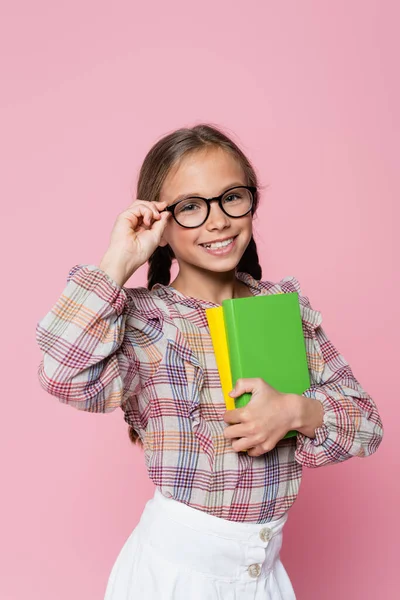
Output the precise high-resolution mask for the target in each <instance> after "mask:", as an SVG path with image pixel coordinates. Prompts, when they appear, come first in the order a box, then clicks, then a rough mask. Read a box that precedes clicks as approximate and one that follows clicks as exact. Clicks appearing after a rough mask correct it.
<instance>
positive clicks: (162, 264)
mask: <svg viewBox="0 0 400 600" xmlns="http://www.w3.org/2000/svg"><path fill="white" fill-rule="evenodd" d="M173 258H175V256H174V253H173V252H172V249H171V246H169V245H167V246H158V247H157V248H156V249H155V250H154V252H153V254H152V255H151V256H150V258H149V260H148V263H149V267H148V270H147V289H149V290H151V288H152V287H153V285H155V284H156V283H161V284H162V285H168V284H169V282H170V280H171V265H172V259H173Z"/></svg>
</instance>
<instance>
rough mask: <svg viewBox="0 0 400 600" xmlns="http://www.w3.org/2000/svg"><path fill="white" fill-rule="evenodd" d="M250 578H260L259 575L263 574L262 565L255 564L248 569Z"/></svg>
mask: <svg viewBox="0 0 400 600" xmlns="http://www.w3.org/2000/svg"><path fill="white" fill-rule="evenodd" d="M247 571H248V573H249V575H250V577H253V578H255V577H258V576H259V574H260V573H261V567H260V565H257V564H254V565H250V566H249V568H248V569H247Z"/></svg>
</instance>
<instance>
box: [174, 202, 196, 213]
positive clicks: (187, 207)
mask: <svg viewBox="0 0 400 600" xmlns="http://www.w3.org/2000/svg"><path fill="white" fill-rule="evenodd" d="M198 209H199V206H198V205H197V204H194V203H193V204H185V206H182V208H180V209H179V212H193V211H194V210H198Z"/></svg>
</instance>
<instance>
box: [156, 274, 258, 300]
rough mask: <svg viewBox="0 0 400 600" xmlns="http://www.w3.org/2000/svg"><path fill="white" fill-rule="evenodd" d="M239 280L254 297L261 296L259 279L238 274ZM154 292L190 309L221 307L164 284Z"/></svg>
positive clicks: (157, 286) (160, 284)
mask: <svg viewBox="0 0 400 600" xmlns="http://www.w3.org/2000/svg"><path fill="white" fill-rule="evenodd" d="M236 277H237V279H239V280H240V281H242V282H243V283H245V284H246V285H247V286H248V287H249V288H250V291H251V293H252V294H253V295H254V296H257V295H258V294H261V293H262V291H263V286H262V285H261V283H260V282H259V281H257V279H254V277H252V276H251V275H250V274H249V273H241V272H239V273H236ZM151 291H152V292H155V293H156V294H157V296H159V297H163V298H164V299H168V300H169V301H170V302H171V301H172V302H174V303H176V302H177V303H179V304H183V305H184V306H188V307H190V308H203V309H204V308H213V307H214V306H220V305H219V304H214V303H213V302H209V301H208V300H203V299H201V298H194V297H192V296H185V295H184V294H182V293H181V292H178V290H176V289H175V288H173V287H172V286H170V285H163V284H162V283H156V284H155V285H154V286H153V287H152V290H151Z"/></svg>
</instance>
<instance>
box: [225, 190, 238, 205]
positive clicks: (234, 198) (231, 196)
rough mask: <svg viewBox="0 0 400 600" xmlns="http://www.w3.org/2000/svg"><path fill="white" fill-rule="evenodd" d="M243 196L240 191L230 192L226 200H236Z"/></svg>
mask: <svg viewBox="0 0 400 600" xmlns="http://www.w3.org/2000/svg"><path fill="white" fill-rule="evenodd" d="M241 199H242V196H241V195H240V194H239V193H237V192H236V193H234V194H229V195H228V196H225V198H224V202H229V203H231V202H235V200H241Z"/></svg>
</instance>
